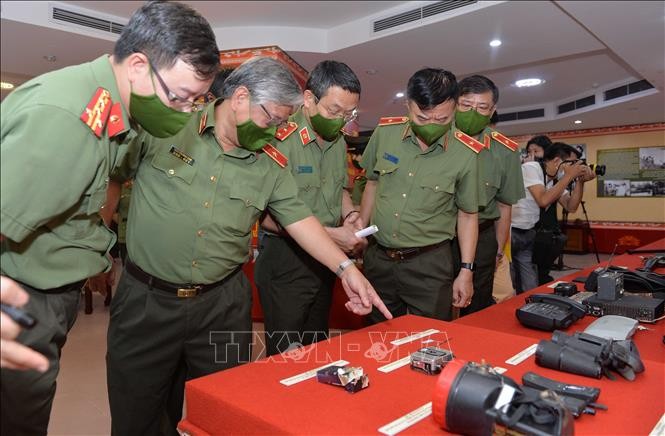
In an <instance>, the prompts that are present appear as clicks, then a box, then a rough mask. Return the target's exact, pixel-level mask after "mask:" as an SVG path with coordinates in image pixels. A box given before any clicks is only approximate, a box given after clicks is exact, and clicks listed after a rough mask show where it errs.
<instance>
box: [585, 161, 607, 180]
mask: <svg viewBox="0 0 665 436" xmlns="http://www.w3.org/2000/svg"><path fill="white" fill-rule="evenodd" d="M581 160H582V163H584V165H587V166H588V167H589V168H591V171H593V172H594V173H595V174H596V175H597V176H604V175H605V171H606V170H607V166H606V165H598V164H587V163H586V159H581Z"/></svg>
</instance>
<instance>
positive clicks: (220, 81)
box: [210, 68, 233, 98]
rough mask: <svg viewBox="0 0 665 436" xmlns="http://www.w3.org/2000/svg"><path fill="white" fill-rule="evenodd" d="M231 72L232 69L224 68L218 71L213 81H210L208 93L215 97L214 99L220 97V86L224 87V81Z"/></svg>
mask: <svg viewBox="0 0 665 436" xmlns="http://www.w3.org/2000/svg"><path fill="white" fill-rule="evenodd" d="M232 72H233V68H224V69H222V70H219V72H218V73H217V75H216V76H215V80H213V81H212V85H210V93H211V94H212V95H214V96H215V98H219V97H221V96H222V86H223V85H224V81H225V80H226V78H227V77H229V75H230V74H231V73H232Z"/></svg>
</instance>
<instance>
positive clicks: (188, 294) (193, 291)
mask: <svg viewBox="0 0 665 436" xmlns="http://www.w3.org/2000/svg"><path fill="white" fill-rule="evenodd" d="M198 293H199V286H194V287H192V288H178V292H177V295H178V298H192V297H196V295H197V294H198Z"/></svg>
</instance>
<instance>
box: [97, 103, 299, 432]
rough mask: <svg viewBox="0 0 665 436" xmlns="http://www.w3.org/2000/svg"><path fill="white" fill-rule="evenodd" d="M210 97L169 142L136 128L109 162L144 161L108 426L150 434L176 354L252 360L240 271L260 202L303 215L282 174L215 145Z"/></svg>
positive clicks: (195, 371)
mask: <svg viewBox="0 0 665 436" xmlns="http://www.w3.org/2000/svg"><path fill="white" fill-rule="evenodd" d="M216 103H219V102H216ZM216 103H213V104H210V105H209V106H208V107H207V109H206V110H205V111H203V112H201V113H198V114H195V115H194V116H193V117H192V119H191V120H190V121H189V122H188V124H187V125H186V126H185V127H184V128H183V129H182V130H181V131H180V132H179V133H178V134H177V135H175V136H173V137H171V138H165V139H156V138H152V137H150V136H148V135H142V136H141V137H140V140H139V141H137V144H136V147H133V148H132V149H131V150H130V153H128V155H127V159H126V160H125V161H124V162H123V165H122V166H121V167H119V168H118V172H117V173H118V176H122V177H126V176H131V175H132V173H133V172H134V171H133V169H134V168H136V167H137V162H138V160H139V157H140V159H141V161H140V165H138V170H137V171H136V173H135V177H134V186H133V189H132V197H131V206H130V208H129V219H128V221H127V249H128V254H129V259H128V261H127V264H126V266H125V273H124V274H123V275H122V278H121V280H120V283H119V285H118V290H117V292H116V295H115V296H114V298H113V302H112V303H111V321H110V325H109V334H108V354H107V371H108V388H109V400H110V406H111V415H112V425H113V428H112V431H113V433H114V434H122V435H125V434H154V433H157V431H158V425H159V413H160V407H162V406H163V402H164V401H165V398H166V396H167V392H168V390H169V389H170V386H171V381H172V376H173V373H174V371H176V369H177V368H178V365H179V364H180V362H181V361H184V362H185V363H186V365H187V369H188V376H189V378H194V377H200V376H203V375H206V374H209V373H212V372H215V371H219V370H222V369H225V368H229V367H231V366H234V365H237V364H238V363H239V362H243V361H244V362H246V361H248V360H249V358H250V348H249V347H250V345H251V331H252V321H251V305H252V303H251V299H252V297H251V287H250V284H249V281H248V280H247V278H246V277H245V275H244V274H243V273H241V272H239V270H240V266H241V265H242V264H243V263H244V262H245V261H247V258H248V252H249V250H248V248H249V243H250V237H251V230H252V227H253V225H254V223H255V222H256V220H257V219H258V218H259V216H260V215H261V213H262V212H263V211H264V210H265V209H268V210H269V211H270V213H272V214H273V215H274V216H275V217H276V218H277V219H278V220H279V221H280V222H281V223H283V224H284V225H289V224H291V223H294V222H297V221H300V220H302V219H304V218H306V217H308V216H310V215H311V212H310V211H309V209H307V207H306V206H305V205H304V204H303V203H302V202H301V201H300V200H298V198H297V195H298V192H297V187H296V185H295V182H294V181H293V177H291V174H290V173H289V172H288V171H285V170H283V169H282V168H280V166H278V165H277V164H276V163H275V162H274V161H273V160H271V159H270V158H269V157H268V156H267V155H266V154H263V153H261V154H256V153H253V152H250V151H247V150H245V149H242V148H235V149H233V150H231V151H227V152H225V151H223V150H222V148H221V146H220V145H219V144H218V143H217V141H216V139H215V130H214V124H215V123H214V118H215V115H214V113H215V107H216ZM194 289H198V290H197V291H194ZM193 294H196V295H195V296H192V295H193ZM186 296H192V297H191V298H181V297H186Z"/></svg>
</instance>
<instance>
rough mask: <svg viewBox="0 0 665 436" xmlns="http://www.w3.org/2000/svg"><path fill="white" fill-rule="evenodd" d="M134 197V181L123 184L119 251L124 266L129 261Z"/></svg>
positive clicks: (119, 204) (119, 223) (119, 221)
mask: <svg viewBox="0 0 665 436" xmlns="http://www.w3.org/2000/svg"><path fill="white" fill-rule="evenodd" d="M131 196H132V181H131V180H128V181H127V182H125V183H123V184H122V188H121V190H120V200H119V201H118V211H117V213H118V251H119V252H120V259H121V260H122V263H123V264H124V263H125V261H126V260H127V218H128V217H129V204H130V200H131Z"/></svg>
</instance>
